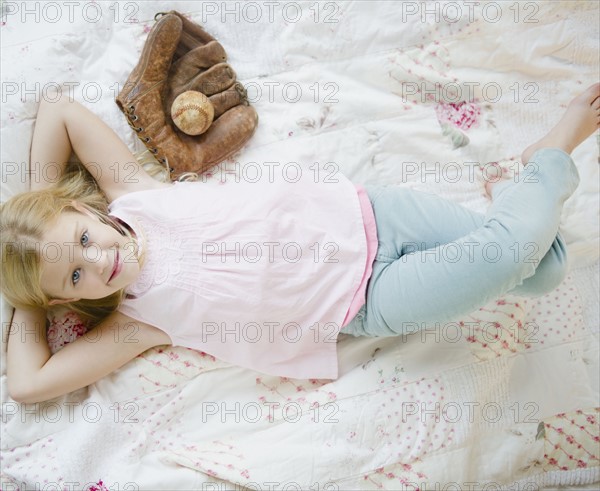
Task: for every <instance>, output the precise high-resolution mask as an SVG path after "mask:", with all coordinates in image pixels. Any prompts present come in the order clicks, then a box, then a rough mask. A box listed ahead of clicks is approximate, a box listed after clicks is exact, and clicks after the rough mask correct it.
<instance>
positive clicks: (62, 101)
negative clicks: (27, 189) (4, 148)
mask: <svg viewBox="0 0 600 491" xmlns="http://www.w3.org/2000/svg"><path fill="white" fill-rule="evenodd" d="M73 151H74V152H75V154H76V155H77V157H78V158H79V160H80V161H81V163H82V164H83V165H84V166H85V167H86V169H87V170H88V171H89V172H90V174H91V175H92V176H93V177H94V179H95V180H96V182H97V183H98V185H99V186H100V189H102V191H103V192H104V194H105V195H106V197H107V199H108V201H109V202H112V201H113V200H115V199H116V198H118V197H119V196H121V195H123V194H127V193H131V192H134V191H144V190H146V189H157V188H159V187H165V186H167V184H165V183H161V182H159V181H157V180H155V179H153V178H152V177H150V175H148V173H147V172H146V171H145V170H144V169H143V168H142V167H141V166H140V165H139V163H138V161H137V160H136V158H135V156H134V155H133V154H132V153H131V151H130V150H129V148H128V147H127V145H125V143H124V142H123V141H122V140H121V139H120V138H119V137H118V136H117V134H116V133H115V132H114V131H113V130H112V129H111V128H110V127H109V126H108V125H107V124H106V123H105V122H104V121H102V120H101V119H100V118H99V117H98V116H96V115H95V114H94V113H93V112H91V111H90V110H89V109H87V108H86V107H84V106H83V105H81V104H80V103H79V102H77V101H75V100H73V99H69V98H68V97H67V95H65V94H63V95H62V96H61V97H60V98H59V99H58V100H56V101H54V102H50V101H47V100H45V99H42V102H41V103H40V107H39V109H38V114H37V119H36V123H35V129H34V132H33V141H32V143H31V157H30V164H29V165H30V179H31V190H32V191H36V190H39V189H44V188H46V187H48V186H50V185H52V184H54V183H55V182H56V181H57V180H58V179H56V180H52V181H50V180H48V178H49V177H56V178H58V177H60V175H62V173H63V172H64V169H65V166H66V163H67V162H68V160H69V158H70V156H71V152H73Z"/></svg>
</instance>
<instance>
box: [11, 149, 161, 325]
mask: <svg viewBox="0 0 600 491" xmlns="http://www.w3.org/2000/svg"><path fill="white" fill-rule="evenodd" d="M145 154H146V152H138V153H136V154H135V157H136V159H137V161H138V163H140V165H142V167H143V168H144V169H145V170H146V172H148V174H150V175H151V176H152V177H153V178H154V179H156V180H159V181H162V182H170V179H169V173H168V171H167V170H166V169H165V168H164V166H162V165H161V164H160V163H158V161H156V159H154V158H153V157H152V156H148V155H145ZM73 200H75V201H77V202H78V203H80V204H81V205H83V206H84V207H85V208H86V209H88V210H89V211H90V212H92V213H93V214H95V215H96V216H97V217H98V218H99V219H100V221H101V222H103V223H105V224H106V225H109V226H111V227H113V228H115V229H116V230H117V231H118V232H119V233H121V234H122V235H125V236H128V237H129V238H130V239H132V240H133V238H132V236H131V234H130V233H129V230H127V228H126V227H123V226H121V225H120V224H119V223H118V222H117V221H116V220H114V219H113V218H112V217H110V216H109V214H108V201H107V199H106V196H105V195H104V193H103V192H102V190H101V189H100V188H99V186H98V185H97V183H96V181H95V180H94V178H93V177H92V175H91V174H90V173H89V172H88V171H87V169H85V167H84V166H83V165H81V164H76V163H75V164H74V163H69V164H67V168H66V169H65V171H64V173H63V175H62V176H61V178H60V180H59V181H58V182H57V183H56V184H54V185H52V186H51V187H49V188H47V189H44V190H41V191H30V192H25V193H20V194H17V195H15V196H13V197H12V198H10V199H9V200H7V201H6V202H5V203H2V204H0V234H1V236H2V240H1V255H2V282H1V289H2V294H3V295H4V297H5V298H6V300H7V301H8V302H9V303H10V304H11V305H13V306H14V307H16V308H20V309H25V310H27V309H31V308H35V307H37V308H43V309H46V310H48V311H52V310H54V307H53V306H51V305H49V301H50V300H51V298H49V297H48V295H46V293H45V292H44V291H43V290H42V288H41V286H40V281H41V274H42V270H41V264H42V263H41V257H40V253H39V244H40V242H41V241H42V237H43V235H44V233H45V231H46V230H47V228H48V226H52V224H53V223H55V222H56V220H57V219H58V217H59V216H60V214H61V213H63V212H64V211H74V212H78V210H77V209H75V208H74V206H73V204H72V202H73ZM141 263H143V257H142V258H141ZM140 267H141V264H140ZM124 297H125V290H124V289H121V290H118V291H116V292H115V293H113V294H111V295H109V296H107V297H104V298H100V299H92V300H90V299H81V300H79V301H77V302H68V303H64V304H60V305H58V306H57V307H58V309H57V310H64V309H66V310H72V311H75V312H77V313H78V314H79V315H80V316H81V317H82V320H84V321H86V322H91V325H95V324H97V323H98V322H100V321H101V320H102V319H103V318H105V317H106V316H107V315H109V314H110V313H111V312H113V311H114V310H116V308H117V307H118V306H119V304H120V303H121V301H122V300H123V298H124Z"/></svg>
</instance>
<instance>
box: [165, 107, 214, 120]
mask: <svg viewBox="0 0 600 491" xmlns="http://www.w3.org/2000/svg"><path fill="white" fill-rule="evenodd" d="M188 109H195V110H196V111H198V112H199V113H202V114H204V116H205V117H206V116H207V115H206V111H205V110H204V109H203V108H202V106H199V105H198V104H186V105H185V106H181V107H180V108H179V109H178V110H177V111H175V114H174V115H173V119H176V118H178V117H179V116H181V113H182V112H184V111H187V110H188Z"/></svg>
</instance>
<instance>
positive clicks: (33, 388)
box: [7, 310, 165, 403]
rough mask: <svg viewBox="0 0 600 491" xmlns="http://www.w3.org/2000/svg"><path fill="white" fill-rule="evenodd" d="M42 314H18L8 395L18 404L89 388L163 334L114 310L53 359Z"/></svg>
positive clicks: (160, 341)
mask: <svg viewBox="0 0 600 491" xmlns="http://www.w3.org/2000/svg"><path fill="white" fill-rule="evenodd" d="M45 320H46V318H45V313H44V312H43V311H42V310H37V311H24V310H15V315H14V316H13V321H12V325H11V327H10V334H9V340H8V353H7V378H8V391H9V395H10V396H11V397H12V398H13V399H14V400H15V401H17V402H23V403H33V402H40V401H45V400H48V399H52V398H54V397H58V396H61V395H63V394H67V393H68V392H72V391H74V390H77V389H80V388H81V387H85V386H87V385H90V384H92V383H94V382H96V381H97V380H100V379H101V378H102V377H104V376H106V375H108V374H109V373H111V372H113V371H115V370H117V369H118V368H120V367H121V366H123V365H125V364H126V363H127V362H128V361H130V360H132V359H133V358H135V357H136V356H137V355H139V354H140V353H143V352H144V351H146V350H147V349H149V348H152V347H153V346H158V345H160V344H164V342H165V334H164V333H163V332H162V331H160V330H158V329H157V328H155V327H154V326H150V325H149V324H144V323H142V322H138V321H135V320H133V319H131V318H130V317H128V316H126V315H124V314H121V313H120V312H118V311H116V312H113V313H112V314H111V315H110V316H108V317H107V318H106V319H105V320H104V321H102V322H101V323H100V324H98V326H96V327H95V328H94V329H92V330H90V331H88V332H87V333H85V334H84V335H83V336H81V337H79V338H78V339H76V340H75V341H74V342H73V343H71V344H68V345H67V346H65V347H64V348H62V349H61V350H60V351H58V352H57V353H55V354H54V355H52V356H50V350H49V348H48V343H47V341H46V324H45Z"/></svg>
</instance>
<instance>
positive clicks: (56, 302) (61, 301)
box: [48, 298, 81, 305]
mask: <svg viewBox="0 0 600 491" xmlns="http://www.w3.org/2000/svg"><path fill="white" fill-rule="evenodd" d="M79 300H81V299H80V298H66V299H62V300H60V299H53V300H50V301H49V302H48V305H62V304H63V303H68V302H78V301H79Z"/></svg>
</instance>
